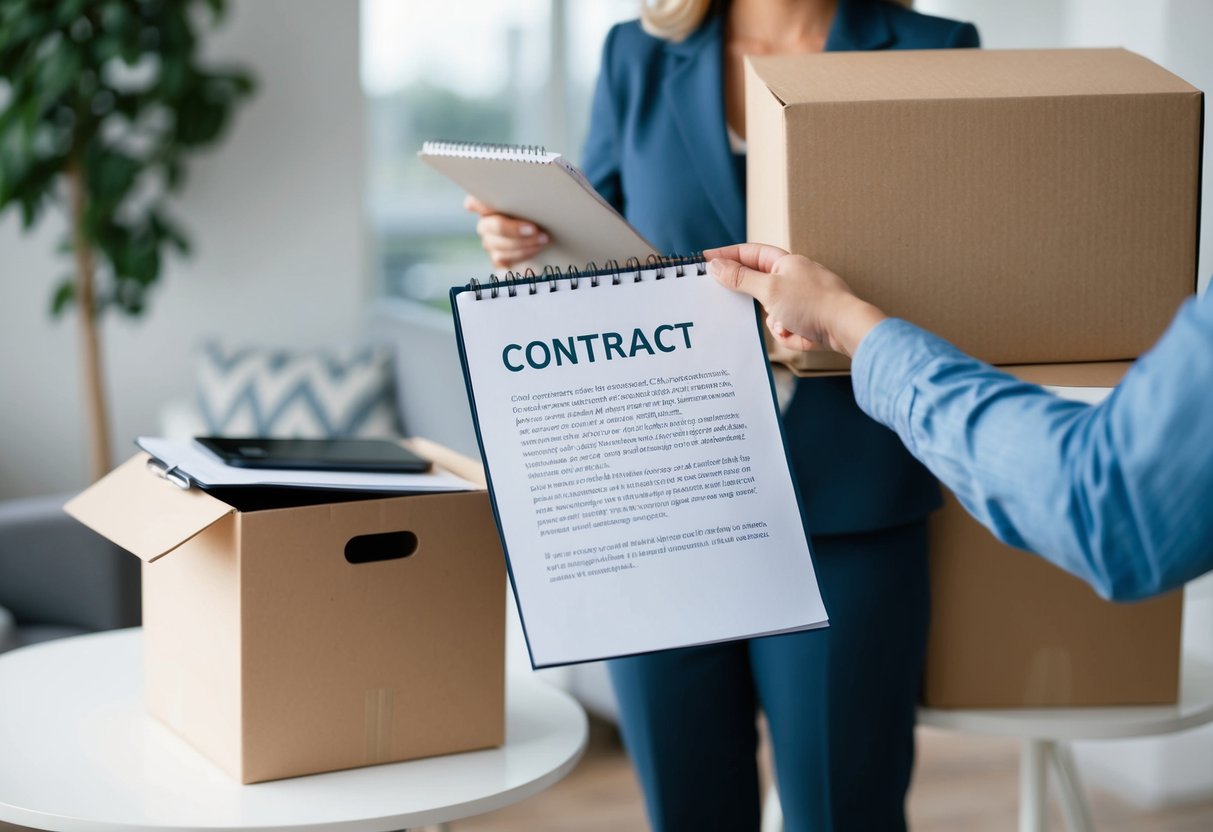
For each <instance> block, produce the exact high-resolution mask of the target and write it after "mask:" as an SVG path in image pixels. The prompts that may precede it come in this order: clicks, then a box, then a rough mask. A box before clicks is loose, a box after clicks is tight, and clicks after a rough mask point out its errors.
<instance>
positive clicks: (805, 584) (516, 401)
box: [455, 267, 827, 667]
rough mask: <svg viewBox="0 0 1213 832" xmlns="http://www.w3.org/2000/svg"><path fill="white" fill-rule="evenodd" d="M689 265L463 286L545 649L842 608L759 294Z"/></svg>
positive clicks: (514, 563) (514, 557)
mask: <svg viewBox="0 0 1213 832" xmlns="http://www.w3.org/2000/svg"><path fill="white" fill-rule="evenodd" d="M673 271H674V270H673V269H666V270H665V274H666V275H667V276H666V277H665V278H664V279H662V280H657V279H656V274H657V272H655V271H653V270H646V271H644V272H642V273H641V278H642V279H641V281H640V282H634V280H633V274H632V273H626V274H624V275H623V276H622V278H621V282H620V283H619V284H617V285H613V284H612V281H611V278H610V277H605V278H601V279H600V282H599V285H598V286H596V287H595V286H591V285H590V281H589V280H588V279H586V278H584V277H583V278H582V279H581V280H580V282H579V287H578V288H577V289H572V288H571V284H570V281H569V280H567V279H561V280H558V281H555V282H554V283H553V284H550V285H549V284H546V283H544V284H538V285H537V286H536V290H537V291H536V292H535V293H534V294H532V293H531V292H530V290H529V287H527V286H525V285H524V286H521V287H519V288H518V291H517V294H516V295H515V296H513V297H511V296H510V295H509V294H508V292H506V291H505V290H504V289H502V290H501V291H500V292H499V294H498V296H497V297H496V298H493V297H491V296H490V292H489V290H488V289H487V288H486V289H484V290H483V291H482V292H481V299H480V300H477V299H476V296H475V294H474V293H472V292H469V291H465V292H462V293H459V294H458V295H456V297H455V304H456V312H457V320H458V324H459V329H460V333H461V335H460V337H461V341H462V346H463V349H464V354H465V361H466V365H467V371H468V373H469V378H470V383H471V388H472V391H473V399H474V407H475V411H476V414H475V415H476V420H477V425H478V430H479V433H480V439H481V446H482V451H483V453H484V455H485V458H486V463H487V469H488V476H489V481H490V489H491V491H492V495H493V498H494V508H495V511H496V513H497V518H498V523H499V525H500V528H501V532H502V535H503V542H504V544H505V546H506V549H507V556H508V558H509V562H510V568H511V575H512V578H513V581H514V587H515V592H516V594H517V598H518V603H519V607H520V612H521V614H522V620H523V626H524V629H525V632H526V635H527V640H528V646H529V648H530V651H531V659H532V663H533V664H534V665H535V666H536V667H543V666H548V665H558V664H565V663H570V662H578V661H587V660H592V659H601V658H607V657H614V656H623V655H630V654H635V653H644V652H649V651H653V650H661V649H666V648H672V647H680V646H688V645H694V644H706V643H712V642H719V641H725V640H730V639H735V638H740V637H747V636H757V635H763V634H774V633H783V632H791V631H796V630H803V629H809V628H815V627H820V626H824V625H825V623H826V620H827V617H826V611H825V608H824V606H823V604H822V600H821V596H820V593H819V591H818V588H817V582H816V578H815V575H814V570H813V563H812V559H811V556H810V551H809V545H808V541H807V538H806V531H805V528H804V525H803V521H802V515H801V511H800V508H799V506H798V503H797V499H796V494H795V490H794V486H793V483H792V478H791V473H790V470H789V467H788V462H787V458H786V454H785V451H784V445H783V440H782V436H781V433H780V428H779V422H778V418H779V417H778V413H777V410H776V405H775V401H774V397H773V394H772V390H771V383H770V376H769V374H768V369H767V361H766V352H765V348H764V346H763V342H762V338H761V335H760V333H759V331H758V327H757V323H756V318H755V312H754V306H753V302H752V301H751V300H750V299H748V298H746V297H743V296H741V295H739V294H735V293H732V292H729V291H727V290H725V289H723V288H722V287H720V286H718V285H717V284H716V283H715V281H713V280H712V279H711V277H709V276H706V275H699V274H696V273H695V271H696V270H695V268H694V267H689V268H688V269H687V270H686V274H685V276H683V277H674V276H673ZM552 285H554V286H555V291H552V289H551V286H552ZM554 342H559V344H560V346H557V345H555V344H554ZM609 344H615V345H616V346H615V347H614V348H610V347H609V346H608V345H609ZM591 352H592V357H591ZM574 357H575V358H576V361H574V360H573V359H574ZM591 358H592V360H591ZM528 359H529V360H528Z"/></svg>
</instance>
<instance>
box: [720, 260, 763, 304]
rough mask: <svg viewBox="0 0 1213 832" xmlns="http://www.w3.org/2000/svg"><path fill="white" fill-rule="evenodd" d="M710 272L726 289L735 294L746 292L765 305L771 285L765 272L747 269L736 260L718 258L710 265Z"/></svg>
mask: <svg viewBox="0 0 1213 832" xmlns="http://www.w3.org/2000/svg"><path fill="white" fill-rule="evenodd" d="M708 271H709V272H711V273H712V277H714V278H716V282H717V283H719V284H720V285H721V286H724V287H725V288H726V289H732V290H733V291H735V292H744V293H745V294H747V295H749V296H750V297H752V298H754V299H755V300H757V301H758V302H759V303H763V301H764V300H765V298H766V296H767V287H768V285H769V279H768V277H767V275H766V274H764V273H763V272H758V271H754V270H753V269H750V268H746V267H745V266H743V265H741V264H740V263H738V262H737V261H736V260H727V259H725V258H723V257H717V258H716V259H715V260H713V261H712V262H711V263H709V264H708ZM764 305H765V304H764Z"/></svg>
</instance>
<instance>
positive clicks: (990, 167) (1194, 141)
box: [746, 49, 1204, 373]
mask: <svg viewBox="0 0 1213 832" xmlns="http://www.w3.org/2000/svg"><path fill="white" fill-rule="evenodd" d="M1203 106H1204V99H1203V95H1202V94H1201V92H1200V91H1199V90H1197V89H1195V88H1194V87H1192V86H1191V85H1189V84H1187V83H1185V82H1184V81H1182V80H1180V79H1179V78H1177V77H1175V76H1174V75H1172V74H1170V73H1169V72H1167V71H1165V70H1163V69H1162V68H1161V67H1159V66H1157V65H1155V64H1153V63H1151V62H1150V61H1148V60H1146V59H1145V58H1142V57H1140V56H1138V55H1135V54H1133V53H1131V52H1126V51H1124V50H1122V49H1089V50H1082V49H1064V50H1034V51H1018V50H1016V51H990V50H968V49H960V50H938V51H923V52H912V51H897V50H890V51H885V52H866V53H864V52H849V53H828V54H820V55H786V56H771V57H752V58H748V59H747V62H746V132H747V140H748V145H749V151H748V163H747V164H748V173H747V194H746V199H747V210H748V229H747V237H748V238H749V239H750V240H752V241H755V242H765V243H771V244H774V245H777V246H781V247H783V248H785V249H788V250H790V251H794V252H798V253H802V254H806V255H809V256H811V257H813V258H814V259H815V260H819V261H820V262H822V263H825V264H826V265H828V266H829V267H830V268H831V269H833V270H835V271H837V272H838V273H839V274H840V275H842V276H843V277H844V279H846V281H847V282H848V283H849V284H850V285H851V287H852V288H853V289H854V290H855V291H856V292H857V293H858V294H859V295H860V296H862V297H864V298H867V299H868V300H871V301H873V302H874V303H876V304H877V305H879V306H880V307H882V308H883V309H884V310H885V311H886V312H888V313H889V314H891V315H896V316H899V317H903V318H907V319H908V320H911V321H913V322H915V323H916V324H919V325H921V326H924V327H926V328H927V329H930V330H932V331H934V332H937V333H939V334H940V335H942V336H944V337H945V338H948V339H949V340H951V341H952V342H953V343H955V344H956V345H957V346H959V347H960V348H961V349H963V350H965V351H966V352H969V353H971V354H973V355H976V356H978V357H980V358H982V359H984V360H986V361H990V362H992V363H995V364H1036V363H1051V362H1091V361H1115V360H1126V359H1132V358H1135V357H1137V356H1138V355H1140V354H1141V353H1142V351H1144V350H1145V349H1146V348H1147V347H1148V346H1149V345H1150V344H1152V343H1153V342H1154V341H1155V340H1156V339H1157V338H1158V336H1159V335H1161V334H1162V332H1163V330H1164V329H1165V328H1166V326H1167V324H1168V323H1169V322H1170V319H1171V316H1172V315H1173V314H1174V312H1175V310H1176V308H1177V307H1178V306H1179V304H1180V302H1181V301H1183V299H1184V298H1185V297H1187V296H1188V295H1190V294H1192V292H1193V291H1194V290H1195V288H1196V277H1197V275H1196V268H1197V260H1196V254H1197V245H1198V240H1199V233H1198V223H1199V211H1200V184H1201V173H1200V170H1201V169H1200V165H1201V137H1202V130H1203ZM776 357H777V359H778V360H781V361H784V362H785V363H788V364H790V365H792V366H793V368H794V369H796V370H798V371H800V372H802V373H809V372H813V371H828V370H833V371H837V370H839V369H845V368H846V367H847V362H846V360H845V359H843V358H842V357H841V356H838V355H835V354H833V353H808V354H805V353H799V354H796V355H794V356H793V355H789V354H787V353H782V354H780V355H778V356H776Z"/></svg>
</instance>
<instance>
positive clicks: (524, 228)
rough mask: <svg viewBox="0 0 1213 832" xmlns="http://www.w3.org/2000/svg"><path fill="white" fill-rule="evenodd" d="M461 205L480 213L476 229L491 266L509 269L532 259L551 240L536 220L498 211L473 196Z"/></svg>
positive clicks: (465, 199)
mask: <svg viewBox="0 0 1213 832" xmlns="http://www.w3.org/2000/svg"><path fill="white" fill-rule="evenodd" d="M463 207H464V208H466V209H467V210H469V211H471V212H472V213H474V214H479V215H480V221H479V222H477V223H476V233H477V234H479V235H480V245H482V246H484V250H485V251H487V252H488V253H489V259H490V260H492V261H493V266H494V268H498V269H508V268H510V267H511V266H515V265H517V264H518V263H524V262H526V261H527V260H533V259H535V255H537V254H539V252H541V251H543V249H544V247H545V246H547V244H548V243H549V242H551V240H550V239H549V237H548V235H547V232H545V231H544V230H543V229H542V228H540V227H539V226H537V225H535V223H533V222H530V221H529V220H524V219H519V218H518V217H508V216H506V215H505V214H498V213H496V212H494V211H493V210H492V209H491V208H489V207H488V206H487V205H485V204H484V203H483V202H481V201H480V200H478V199H476V197H474V196H469V197H466V198H464V200H463Z"/></svg>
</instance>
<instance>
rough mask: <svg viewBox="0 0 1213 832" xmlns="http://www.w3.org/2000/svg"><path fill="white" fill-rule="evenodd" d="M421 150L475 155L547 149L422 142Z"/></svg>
mask: <svg viewBox="0 0 1213 832" xmlns="http://www.w3.org/2000/svg"><path fill="white" fill-rule="evenodd" d="M421 152H422V153H425V154H428V155H430V156H476V155H485V154H491V153H507V154H513V155H516V156H546V155H547V149H546V148H545V147H544V146H543V145H541V144H495V143H493V142H449V141H427V142H422V144H421Z"/></svg>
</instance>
